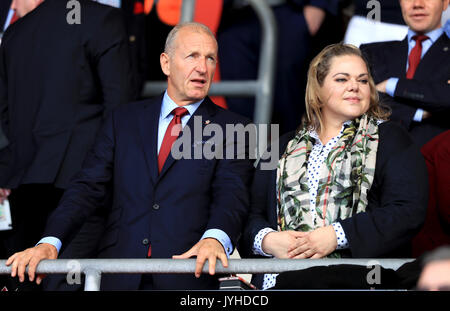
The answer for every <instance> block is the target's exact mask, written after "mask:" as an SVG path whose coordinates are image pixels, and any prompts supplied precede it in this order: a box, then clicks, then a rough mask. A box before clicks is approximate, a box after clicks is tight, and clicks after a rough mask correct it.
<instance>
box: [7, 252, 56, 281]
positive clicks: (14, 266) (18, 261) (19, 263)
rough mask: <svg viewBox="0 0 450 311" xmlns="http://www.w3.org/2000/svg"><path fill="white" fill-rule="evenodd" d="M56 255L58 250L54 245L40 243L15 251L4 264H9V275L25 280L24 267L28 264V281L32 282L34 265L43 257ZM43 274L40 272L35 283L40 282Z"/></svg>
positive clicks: (48, 257)
mask: <svg viewBox="0 0 450 311" xmlns="http://www.w3.org/2000/svg"><path fill="white" fill-rule="evenodd" d="M57 257H58V251H57V250H56V247H54V246H53V245H51V244H48V243H42V244H39V245H37V246H35V247H31V248H27V249H26V250H24V251H22V252H18V253H15V254H14V255H12V256H11V257H9V258H8V260H7V261H6V265H7V266H9V265H11V277H15V276H16V275H17V276H18V277H19V281H20V282H23V281H24V280H25V269H26V267H27V266H28V278H29V279H30V282H33V280H34V277H35V273H36V267H37V265H38V264H39V262H40V261H41V260H44V259H56V258H57ZM44 277H45V276H44V275H42V274H40V275H38V276H37V278H36V284H41V281H42V279H43V278H44Z"/></svg>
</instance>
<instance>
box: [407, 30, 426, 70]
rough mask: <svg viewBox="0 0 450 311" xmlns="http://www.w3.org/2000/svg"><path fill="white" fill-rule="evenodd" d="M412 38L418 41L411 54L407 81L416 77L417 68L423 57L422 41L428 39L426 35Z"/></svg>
mask: <svg viewBox="0 0 450 311" xmlns="http://www.w3.org/2000/svg"><path fill="white" fill-rule="evenodd" d="M412 38H413V39H414V40H415V41H416V45H415V46H414V47H413V49H412V50H411V53H409V59H408V62H409V66H408V71H407V72H406V78H407V79H412V78H413V77H414V74H415V73H416V69H417V66H419V62H420V57H421V56H422V41H425V40H426V39H428V37H427V36H425V35H415V36H413V37H412Z"/></svg>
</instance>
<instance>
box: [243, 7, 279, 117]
mask: <svg viewBox="0 0 450 311" xmlns="http://www.w3.org/2000/svg"><path fill="white" fill-rule="evenodd" d="M248 2H249V3H250V5H251V6H252V8H253V10H254V11H255V13H256V15H257V16H258V18H259V21H260V23H261V30H262V31H261V34H262V38H261V39H262V42H261V51H260V59H259V69H258V82H259V83H260V90H259V92H257V93H256V104H255V113H254V118H253V119H254V120H253V121H254V122H255V123H256V124H269V123H270V121H271V115H272V99H273V88H274V76H275V59H276V44H277V23H276V20H275V16H274V14H273V12H272V10H271V8H270V7H269V5H268V4H267V3H266V2H265V1H260V0H248Z"/></svg>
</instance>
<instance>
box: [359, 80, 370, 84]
mask: <svg viewBox="0 0 450 311" xmlns="http://www.w3.org/2000/svg"><path fill="white" fill-rule="evenodd" d="M359 82H361V83H362V84H367V83H369V80H366V79H363V80H359Z"/></svg>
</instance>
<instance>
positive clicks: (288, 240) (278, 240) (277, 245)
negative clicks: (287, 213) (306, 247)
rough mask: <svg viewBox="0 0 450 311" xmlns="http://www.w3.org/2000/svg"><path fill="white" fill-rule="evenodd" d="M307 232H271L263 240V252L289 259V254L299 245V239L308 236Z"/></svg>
mask: <svg viewBox="0 0 450 311" xmlns="http://www.w3.org/2000/svg"><path fill="white" fill-rule="evenodd" d="M307 234H308V233H307V232H299V231H292V230H287V231H279V232H270V233H268V234H267V235H266V236H265V237H264V239H263V240H262V245H261V246H262V250H263V251H264V253H266V254H270V255H273V256H275V257H276V258H284V259H286V258H289V256H288V252H289V250H290V249H291V248H293V247H295V246H296V245H297V238H301V237H304V236H306V235H307Z"/></svg>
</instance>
